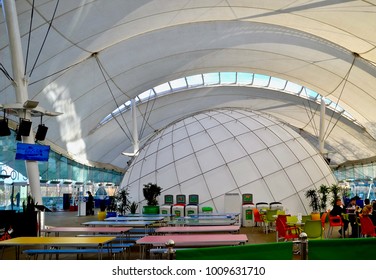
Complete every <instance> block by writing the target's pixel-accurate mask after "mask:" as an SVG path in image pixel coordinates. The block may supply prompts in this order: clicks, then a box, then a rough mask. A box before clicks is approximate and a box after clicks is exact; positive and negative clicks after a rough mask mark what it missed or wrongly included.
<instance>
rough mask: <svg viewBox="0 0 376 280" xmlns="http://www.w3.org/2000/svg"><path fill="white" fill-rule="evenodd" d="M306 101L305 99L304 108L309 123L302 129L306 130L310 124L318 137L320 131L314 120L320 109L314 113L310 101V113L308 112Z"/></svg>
mask: <svg viewBox="0 0 376 280" xmlns="http://www.w3.org/2000/svg"><path fill="white" fill-rule="evenodd" d="M304 101H305V100H304V99H303V102H302V104H303V107H304V109H305V111H306V113H307V116H308V118H309V120H308V122H307V123H306V125H305V126H303V127H302V128H301V129H304V128H305V127H307V126H308V124H309V123H312V127H313V130H314V131H315V133H316V136H318V129H317V127H316V123H315V121H314V119H313V118H314V117H315V115H316V112H317V109H318V107H317V108H316V109H315V110H314V111H313V109H312V107H311V103H310V102H309V100H308V107H309V111H308V109H307V106H306V105H305V102H304Z"/></svg>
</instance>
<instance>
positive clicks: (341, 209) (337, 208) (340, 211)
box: [329, 198, 349, 235]
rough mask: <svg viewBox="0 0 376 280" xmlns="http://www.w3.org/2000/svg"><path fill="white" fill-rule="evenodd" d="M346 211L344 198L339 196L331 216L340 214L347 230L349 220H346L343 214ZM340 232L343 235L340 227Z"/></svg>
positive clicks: (344, 228)
mask: <svg viewBox="0 0 376 280" xmlns="http://www.w3.org/2000/svg"><path fill="white" fill-rule="evenodd" d="M345 213H346V209H345V207H344V205H343V203H342V200H341V199H340V198H338V199H337V200H336V204H335V205H334V206H333V209H332V210H331V211H330V213H329V214H330V216H340V217H341V220H342V222H343V230H344V231H345V232H346V230H347V228H348V227H349V221H348V220H345V219H343V216H342V214H345ZM338 232H339V234H340V235H342V229H340V230H339V231H338Z"/></svg>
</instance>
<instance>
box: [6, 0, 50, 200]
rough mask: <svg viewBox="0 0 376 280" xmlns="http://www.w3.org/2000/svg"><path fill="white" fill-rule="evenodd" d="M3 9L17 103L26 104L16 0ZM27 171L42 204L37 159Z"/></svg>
mask: <svg viewBox="0 0 376 280" xmlns="http://www.w3.org/2000/svg"><path fill="white" fill-rule="evenodd" d="M2 2H3V11H4V17H5V20H6V26H7V31H8V37H9V47H10V54H11V60H12V70H13V79H14V83H13V86H14V88H15V93H16V101H17V103H20V104H22V105H23V104H24V103H25V101H26V100H28V91H27V87H28V79H27V77H25V75H24V68H25V64H24V60H23V54H22V45H21V36H20V31H19V25H18V17H17V10H16V3H15V0H3V1H2ZM19 113H20V114H23V116H22V117H23V118H25V119H31V111H30V110H29V109H23V110H22V111H20V112H19ZM22 141H23V142H24V143H29V144H34V143H35V141H34V133H33V131H32V129H31V131H30V135H29V136H22ZM25 164H26V171H27V177H28V179H29V184H30V190H31V195H32V196H33V198H34V201H35V202H37V203H38V204H39V205H42V204H43V203H42V195H41V189H40V181H39V167H38V162H37V161H30V160H26V161H25Z"/></svg>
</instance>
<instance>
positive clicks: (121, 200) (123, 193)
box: [114, 188, 130, 215]
mask: <svg viewBox="0 0 376 280" xmlns="http://www.w3.org/2000/svg"><path fill="white" fill-rule="evenodd" d="M128 196H129V192H128V188H123V189H121V190H120V191H118V192H117V193H116V195H115V196H114V200H115V202H116V206H117V209H116V210H117V212H118V213H119V214H121V215H124V214H125V212H126V211H128V210H129V208H130V205H129V203H130V201H129V198H128Z"/></svg>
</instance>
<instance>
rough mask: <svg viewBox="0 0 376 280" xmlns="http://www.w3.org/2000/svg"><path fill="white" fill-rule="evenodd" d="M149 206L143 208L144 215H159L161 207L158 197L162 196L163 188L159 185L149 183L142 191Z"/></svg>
mask: <svg viewBox="0 0 376 280" xmlns="http://www.w3.org/2000/svg"><path fill="white" fill-rule="evenodd" d="M142 191H143V194H144V197H145V199H146V201H147V205H146V206H144V207H143V213H144V214H158V213H159V206H158V200H157V197H158V196H159V195H160V194H161V191H162V188H161V187H160V186H158V185H157V184H153V183H148V184H145V185H144V188H143V189H142Z"/></svg>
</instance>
